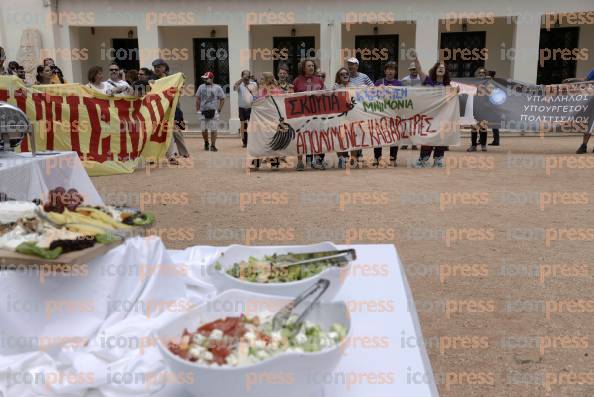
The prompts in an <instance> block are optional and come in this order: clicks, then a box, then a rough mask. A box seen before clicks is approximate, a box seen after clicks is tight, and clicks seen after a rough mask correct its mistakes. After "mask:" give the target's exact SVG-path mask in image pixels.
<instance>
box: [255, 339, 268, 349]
mask: <svg viewBox="0 0 594 397" xmlns="http://www.w3.org/2000/svg"><path fill="white" fill-rule="evenodd" d="M254 347H255V348H256V349H265V348H266V342H265V341H263V340H257V341H255V342H254Z"/></svg>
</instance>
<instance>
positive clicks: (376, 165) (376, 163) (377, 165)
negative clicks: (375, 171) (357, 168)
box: [371, 159, 379, 168]
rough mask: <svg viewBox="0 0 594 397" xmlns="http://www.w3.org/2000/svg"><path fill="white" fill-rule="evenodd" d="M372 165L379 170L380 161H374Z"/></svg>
mask: <svg viewBox="0 0 594 397" xmlns="http://www.w3.org/2000/svg"><path fill="white" fill-rule="evenodd" d="M371 165H373V166H374V167H375V168H379V160H378V159H375V160H373V163H371Z"/></svg>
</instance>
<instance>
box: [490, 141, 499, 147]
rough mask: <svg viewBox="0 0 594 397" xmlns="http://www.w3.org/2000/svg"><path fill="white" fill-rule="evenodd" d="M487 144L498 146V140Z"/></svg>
mask: <svg viewBox="0 0 594 397" xmlns="http://www.w3.org/2000/svg"><path fill="white" fill-rule="evenodd" d="M489 146H499V142H495V141H493V142H491V143H489Z"/></svg>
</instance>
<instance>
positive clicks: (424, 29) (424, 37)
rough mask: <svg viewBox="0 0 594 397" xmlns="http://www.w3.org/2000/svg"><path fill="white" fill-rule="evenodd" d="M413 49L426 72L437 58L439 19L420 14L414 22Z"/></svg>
mask: <svg viewBox="0 0 594 397" xmlns="http://www.w3.org/2000/svg"><path fill="white" fill-rule="evenodd" d="M415 49H416V52H417V58H418V59H419V61H420V62H421V67H422V68H423V70H424V71H425V72H426V71H428V70H429V69H430V68H431V67H432V66H433V64H434V63H435V62H437V61H438V57H439V51H438V50H439V18H433V17H429V16H426V15H425V14H422V16H421V18H420V19H418V20H417V21H416V31H415Z"/></svg>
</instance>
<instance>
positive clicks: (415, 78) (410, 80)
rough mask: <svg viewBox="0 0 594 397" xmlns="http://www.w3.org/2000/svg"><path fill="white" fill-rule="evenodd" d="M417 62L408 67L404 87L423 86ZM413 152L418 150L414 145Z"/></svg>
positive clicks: (403, 146)
mask: <svg viewBox="0 0 594 397" xmlns="http://www.w3.org/2000/svg"><path fill="white" fill-rule="evenodd" d="M417 62H418V61H415V62H411V63H410V66H409V67H408V76H405V77H404V78H403V79H402V85H423V82H422V81H421V76H419V71H418V70H417ZM402 149H404V150H406V149H408V145H402ZM412 150H417V146H416V145H413V146H412Z"/></svg>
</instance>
